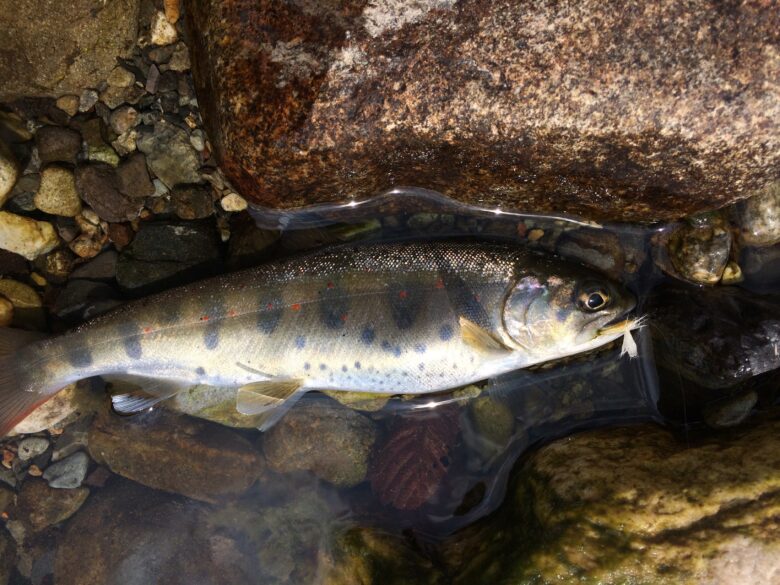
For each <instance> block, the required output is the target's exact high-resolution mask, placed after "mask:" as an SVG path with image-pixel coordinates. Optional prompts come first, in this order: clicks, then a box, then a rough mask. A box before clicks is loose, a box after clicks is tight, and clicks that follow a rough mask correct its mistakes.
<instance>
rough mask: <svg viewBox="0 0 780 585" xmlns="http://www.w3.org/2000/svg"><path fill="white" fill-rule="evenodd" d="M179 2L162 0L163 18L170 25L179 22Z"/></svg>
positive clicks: (177, 0) (178, 0) (176, 0)
mask: <svg viewBox="0 0 780 585" xmlns="http://www.w3.org/2000/svg"><path fill="white" fill-rule="evenodd" d="M180 1H181V0H163V5H164V6H165V18H167V19H168V22H170V23H171V24H176V23H177V22H178V21H179V16H180V15H181V7H180V5H179V2H180Z"/></svg>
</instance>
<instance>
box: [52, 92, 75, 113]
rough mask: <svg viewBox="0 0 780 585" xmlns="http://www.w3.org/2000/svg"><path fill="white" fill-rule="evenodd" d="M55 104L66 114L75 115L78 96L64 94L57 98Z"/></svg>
mask: <svg viewBox="0 0 780 585" xmlns="http://www.w3.org/2000/svg"><path fill="white" fill-rule="evenodd" d="M56 104H57V107H58V108H59V109H61V110H62V111H63V112H65V113H66V114H68V116H75V115H76V114H78V112H79V96H77V95H64V96H62V97H61V98H59V99H57V102H56Z"/></svg>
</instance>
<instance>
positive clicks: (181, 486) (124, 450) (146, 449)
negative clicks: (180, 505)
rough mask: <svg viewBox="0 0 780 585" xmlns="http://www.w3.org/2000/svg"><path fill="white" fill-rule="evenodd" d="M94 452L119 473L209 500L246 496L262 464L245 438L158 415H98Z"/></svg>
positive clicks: (93, 432) (93, 434)
mask: <svg viewBox="0 0 780 585" xmlns="http://www.w3.org/2000/svg"><path fill="white" fill-rule="evenodd" d="M89 451H90V453H91V455H92V458H93V459H95V461H97V462H98V463H100V464H104V465H106V467H108V468H109V469H111V471H113V472H114V473H117V474H119V475H122V476H124V477H127V478H129V479H132V480H134V481H137V482H139V483H142V484H144V485H147V486H149V487H153V488H156V489H161V490H165V491H169V492H173V493H177V494H182V495H185V496H188V497H190V498H194V499H196V500H203V501H206V502H213V501H215V500H217V499H219V498H222V497H230V496H237V495H239V494H241V493H243V492H245V491H246V490H247V489H248V488H249V487H250V486H251V485H252V484H253V483H254V482H255V480H257V478H258V477H259V475H260V472H261V465H262V463H261V459H260V456H259V454H258V453H257V452H256V451H255V450H254V448H253V447H252V445H251V444H250V443H249V442H248V441H246V439H244V438H243V437H241V436H240V435H238V434H236V433H234V432H232V431H230V430H228V429H226V428H224V427H222V426H219V425H210V424H207V423H204V422H202V421H198V420H194V419H190V418H188V417H177V416H175V415H172V414H168V413H163V412H158V411H154V412H153V413H150V414H149V415H144V416H137V417H133V418H132V419H123V418H121V417H118V416H116V415H111V414H108V413H104V414H103V415H102V416H99V417H97V418H96V419H95V422H94V423H93V425H92V427H91V429H90V432H89Z"/></svg>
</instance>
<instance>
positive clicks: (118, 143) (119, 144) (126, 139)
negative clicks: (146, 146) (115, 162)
mask: <svg viewBox="0 0 780 585" xmlns="http://www.w3.org/2000/svg"><path fill="white" fill-rule="evenodd" d="M137 140H138V131H137V130H135V129H133V130H128V131H127V132H125V133H124V134H121V135H120V136H119V137H117V139H116V140H114V141H113V142H111V146H112V147H113V148H114V150H115V151H116V152H117V153H118V154H119V155H121V156H127V155H128V154H130V153H131V152H135V149H136V141H137Z"/></svg>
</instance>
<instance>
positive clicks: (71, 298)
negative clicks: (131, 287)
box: [51, 278, 122, 322]
mask: <svg viewBox="0 0 780 585" xmlns="http://www.w3.org/2000/svg"><path fill="white" fill-rule="evenodd" d="M119 297H120V295H119V293H118V292H117V291H116V290H115V289H114V288H112V287H111V286H109V285H107V284H105V283H102V282H95V281H93V280H82V279H80V278H73V279H71V280H68V283H67V284H66V285H65V288H64V289H62V291H60V293H59V295H58V296H57V300H56V302H55V303H54V306H52V309H51V310H52V312H53V313H54V314H55V315H57V316H58V317H60V318H62V319H68V320H70V321H72V322H79V321H82V320H84V319H88V318H90V317H96V316H97V315H100V314H102V313H105V312H107V311H110V310H111V309H113V308H115V307H117V306H119V305H121V304H122V301H121V300H120V298H119Z"/></svg>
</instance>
